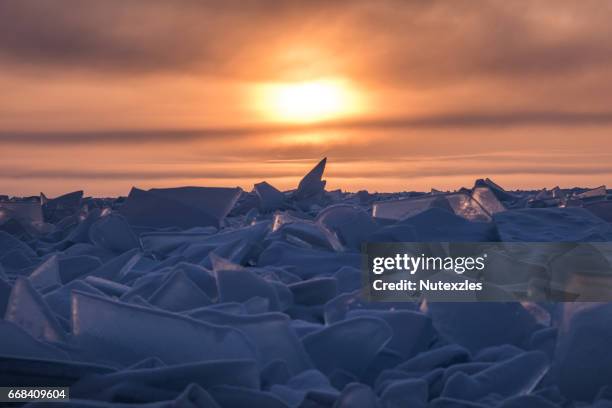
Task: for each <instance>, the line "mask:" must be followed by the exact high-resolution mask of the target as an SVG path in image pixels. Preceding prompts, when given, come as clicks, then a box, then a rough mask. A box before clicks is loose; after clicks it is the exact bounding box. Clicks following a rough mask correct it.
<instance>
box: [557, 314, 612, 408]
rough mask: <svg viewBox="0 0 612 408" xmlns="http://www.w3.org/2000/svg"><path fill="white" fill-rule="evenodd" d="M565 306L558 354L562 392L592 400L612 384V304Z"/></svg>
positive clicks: (581, 398)
mask: <svg viewBox="0 0 612 408" xmlns="http://www.w3.org/2000/svg"><path fill="white" fill-rule="evenodd" d="M576 306H579V307H580V306H582V308H581V309H579V310H578V311H577V312H569V310H571V308H570V307H567V306H566V308H567V309H568V311H566V312H565V320H566V321H565V322H564V324H563V326H562V328H561V332H560V335H559V341H558V344H557V349H556V355H555V367H556V369H555V371H556V374H557V376H558V378H559V387H560V389H561V391H562V393H563V394H564V395H565V396H566V397H568V398H571V399H579V400H584V401H590V400H592V399H593V398H594V397H595V396H596V395H597V394H598V392H599V391H600V390H601V389H602V388H603V387H605V386H608V387H611V386H612V354H610V353H609V349H610V343H611V342H612V304H588V303H585V304H582V305H580V304H572V308H574V307H576Z"/></svg>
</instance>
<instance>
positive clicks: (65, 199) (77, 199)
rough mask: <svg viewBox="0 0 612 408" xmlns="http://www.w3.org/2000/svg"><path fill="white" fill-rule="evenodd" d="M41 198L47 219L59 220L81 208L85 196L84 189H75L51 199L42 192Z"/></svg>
mask: <svg viewBox="0 0 612 408" xmlns="http://www.w3.org/2000/svg"><path fill="white" fill-rule="evenodd" d="M41 198H42V210H43V214H44V217H45V220H48V221H59V220H61V219H62V218H64V217H67V216H69V215H72V214H74V213H75V212H77V211H78V210H79V208H80V207H81V200H82V198H83V191H82V190H79V191H73V192H71V193H67V194H64V195H61V196H59V197H56V198H51V199H49V198H47V197H45V195H44V194H42V193H41Z"/></svg>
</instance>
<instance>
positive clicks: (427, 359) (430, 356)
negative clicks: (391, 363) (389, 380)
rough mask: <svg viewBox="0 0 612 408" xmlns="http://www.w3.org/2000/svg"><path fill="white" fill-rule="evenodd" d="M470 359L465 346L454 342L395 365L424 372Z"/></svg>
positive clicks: (399, 367)
mask: <svg viewBox="0 0 612 408" xmlns="http://www.w3.org/2000/svg"><path fill="white" fill-rule="evenodd" d="M470 359H471V355H470V352H469V351H467V350H466V349H465V348H463V347H461V346H459V345H456V344H449V345H445V346H442V347H439V348H434V349H432V350H428V351H424V352H422V353H419V354H418V355H417V356H415V357H413V358H411V359H410V360H408V361H406V362H404V363H402V364H401V365H399V366H397V369H399V370H403V371H405V372H407V373H419V374H425V373H428V372H430V371H433V370H434V369H436V368H446V367H450V366H453V365H456V364H462V363H465V362H467V361H469V360H470Z"/></svg>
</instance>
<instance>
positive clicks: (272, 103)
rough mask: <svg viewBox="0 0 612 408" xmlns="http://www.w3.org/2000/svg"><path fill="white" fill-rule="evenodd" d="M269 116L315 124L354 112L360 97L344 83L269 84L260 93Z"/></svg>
mask: <svg viewBox="0 0 612 408" xmlns="http://www.w3.org/2000/svg"><path fill="white" fill-rule="evenodd" d="M260 95H261V99H260V101H263V108H264V110H265V111H266V114H267V116H269V117H271V118H272V119H274V120H280V121H286V122H316V121H321V120H326V119H334V118H337V117H341V116H345V115H348V114H351V113H354V112H355V111H356V109H357V105H358V104H357V96H356V93H355V91H354V90H353V89H351V87H350V86H349V85H348V84H347V83H346V82H345V81H341V80H318V81H308V82H296V83H276V84H271V85H266V86H265V87H264V88H263V89H262V92H261V94H260Z"/></svg>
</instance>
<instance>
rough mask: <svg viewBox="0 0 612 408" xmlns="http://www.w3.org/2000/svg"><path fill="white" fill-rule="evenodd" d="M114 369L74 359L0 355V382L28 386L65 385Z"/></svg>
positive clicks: (107, 372)
mask: <svg viewBox="0 0 612 408" xmlns="http://www.w3.org/2000/svg"><path fill="white" fill-rule="evenodd" d="M113 371H114V369H112V368H109V367H105V366H98V365H92V364H84V363H79V362H74V361H53V360H42V359H35V358H22V357H8V356H1V357H0V384H10V385H11V386H13V387H28V386H32V384H36V385H37V386H46V387H67V386H71V385H73V384H75V383H76V382H77V381H79V380H80V379H82V378H85V377H89V376H92V375H102V374H109V373H111V372H113Z"/></svg>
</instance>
